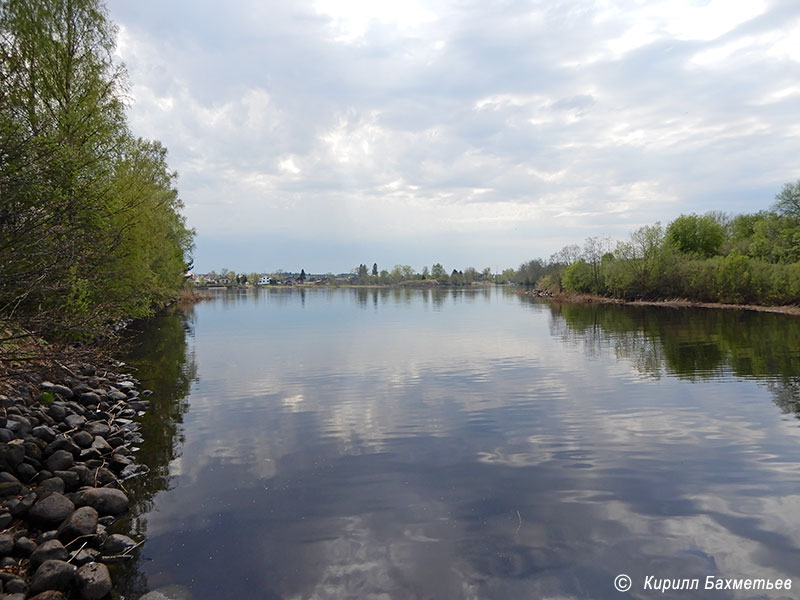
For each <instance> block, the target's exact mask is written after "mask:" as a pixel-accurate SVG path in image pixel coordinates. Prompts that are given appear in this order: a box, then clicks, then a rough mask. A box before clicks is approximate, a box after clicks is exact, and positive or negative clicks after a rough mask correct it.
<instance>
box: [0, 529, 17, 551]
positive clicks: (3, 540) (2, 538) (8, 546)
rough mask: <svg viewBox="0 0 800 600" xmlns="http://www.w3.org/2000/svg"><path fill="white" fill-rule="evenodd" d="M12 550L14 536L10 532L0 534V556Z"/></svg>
mask: <svg viewBox="0 0 800 600" xmlns="http://www.w3.org/2000/svg"><path fill="white" fill-rule="evenodd" d="M13 551H14V538H13V537H12V536H11V534H10V533H3V534H0V556H8V555H9V554H11V553H12V552H13Z"/></svg>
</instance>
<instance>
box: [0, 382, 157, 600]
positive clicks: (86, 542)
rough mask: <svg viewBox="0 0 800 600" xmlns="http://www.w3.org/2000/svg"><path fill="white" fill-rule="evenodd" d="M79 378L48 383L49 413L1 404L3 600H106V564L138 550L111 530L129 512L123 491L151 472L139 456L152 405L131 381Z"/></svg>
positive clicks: (16, 401) (15, 402) (12, 401)
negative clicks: (123, 485)
mask: <svg viewBox="0 0 800 600" xmlns="http://www.w3.org/2000/svg"><path fill="white" fill-rule="evenodd" d="M80 372H81V373H82V375H78V376H75V377H74V378H73V379H69V378H67V379H66V382H65V383H60V382H59V383H54V382H44V383H42V384H41V386H40V387H41V390H42V391H45V392H49V393H50V394H52V396H51V397H47V396H46V395H45V396H41V397H40V398H39V400H40V401H44V402H46V404H37V403H33V404H29V403H26V402H25V401H24V400H23V398H10V397H8V396H0V407H2V408H3V409H5V410H0V600H17V598H19V599H20V600H24V599H25V598H28V599H29V600H66V598H67V597H69V598H78V597H80V598H82V599H83V600H101V599H102V598H107V597H108V596H109V594H110V593H111V591H112V589H113V585H112V579H111V575H110V574H109V571H108V568H107V567H106V566H105V565H104V564H103V563H102V561H103V560H104V557H106V556H107V557H111V556H118V555H120V554H124V553H125V552H126V551H127V550H130V549H131V548H132V547H134V546H135V545H136V541H135V540H133V539H131V538H130V537H128V536H125V535H122V534H119V533H114V534H111V535H109V534H107V533H106V527H110V526H111V525H112V524H114V522H115V521H116V520H117V517H118V516H119V515H121V514H124V513H125V512H127V511H128V508H129V499H128V496H127V495H126V493H125V492H124V491H122V490H120V489H117V488H118V487H119V483H118V482H119V481H121V480H122V479H126V478H129V477H133V476H135V475H142V474H145V473H148V472H149V469H148V468H147V466H145V465H140V464H137V463H136V459H135V457H134V452H135V450H136V448H133V447H132V446H133V444H139V443H141V440H142V437H141V434H140V433H138V432H139V430H140V428H141V425H140V424H139V423H138V422H136V421H134V420H133V419H135V418H137V417H138V416H141V414H142V411H143V410H146V409H147V408H148V405H149V402H148V401H146V400H140V399H138V396H139V395H140V394H139V393H138V392H137V390H136V389H135V386H136V385H137V382H136V381H135V380H132V379H130V378H129V377H127V376H126V377H124V378H120V377H119V376H116V375H106V374H104V375H103V376H102V377H101V376H98V375H95V371H94V370H93V369H81V370H80ZM148 395H150V394H149V393H148V394H142V397H144V396H148ZM35 396H36V395H35V394H34V397H35ZM53 398H54V399H55V400H53ZM106 485H108V486H112V487H103V486H106ZM11 527H13V529H9V528H11ZM101 549H102V552H101ZM109 560H110V559H109ZM68 561H69V562H68Z"/></svg>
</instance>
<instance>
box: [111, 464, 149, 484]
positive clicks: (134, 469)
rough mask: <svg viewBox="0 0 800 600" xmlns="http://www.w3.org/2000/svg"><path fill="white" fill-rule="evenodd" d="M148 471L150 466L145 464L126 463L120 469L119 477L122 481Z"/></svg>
mask: <svg viewBox="0 0 800 600" xmlns="http://www.w3.org/2000/svg"><path fill="white" fill-rule="evenodd" d="M149 472H150V467H148V466H147V465H128V466H127V467H125V468H124V469H122V471H120V474H119V478H120V480H122V481H125V480H127V479H131V478H133V477H139V476H140V475H147V474H148V473H149Z"/></svg>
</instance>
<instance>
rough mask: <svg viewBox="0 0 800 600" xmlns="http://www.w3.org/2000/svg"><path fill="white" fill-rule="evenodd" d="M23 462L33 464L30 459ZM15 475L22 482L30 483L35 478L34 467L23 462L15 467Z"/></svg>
mask: <svg viewBox="0 0 800 600" xmlns="http://www.w3.org/2000/svg"><path fill="white" fill-rule="evenodd" d="M25 460H26V461H31V462H33V459H30V458H26V459H25ZM40 464H41V463H40ZM17 475H19V477H20V479H22V481H26V482H30V481H32V480H33V479H34V478H35V477H36V467H34V466H33V465H32V464H29V463H28V462H24V463H22V464H21V465H20V466H18V467H17Z"/></svg>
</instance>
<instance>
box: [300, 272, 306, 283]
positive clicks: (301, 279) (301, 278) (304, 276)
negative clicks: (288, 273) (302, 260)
mask: <svg viewBox="0 0 800 600" xmlns="http://www.w3.org/2000/svg"><path fill="white" fill-rule="evenodd" d="M305 280H306V270H305V269H300V281H305Z"/></svg>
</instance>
